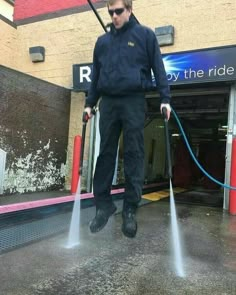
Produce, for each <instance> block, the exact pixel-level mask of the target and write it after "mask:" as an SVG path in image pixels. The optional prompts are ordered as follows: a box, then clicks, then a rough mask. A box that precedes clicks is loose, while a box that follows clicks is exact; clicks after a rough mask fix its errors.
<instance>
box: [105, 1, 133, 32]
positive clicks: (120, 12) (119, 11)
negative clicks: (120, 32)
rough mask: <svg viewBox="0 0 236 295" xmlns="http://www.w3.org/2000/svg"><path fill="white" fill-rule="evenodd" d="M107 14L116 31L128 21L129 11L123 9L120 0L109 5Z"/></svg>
mask: <svg viewBox="0 0 236 295" xmlns="http://www.w3.org/2000/svg"><path fill="white" fill-rule="evenodd" d="M108 12H109V14H110V16H111V20H112V23H113V25H114V26H115V28H116V29H120V28H122V27H123V25H124V24H125V23H126V22H128V21H129V17H130V15H131V9H127V8H125V6H124V3H123V1H122V0H117V1H116V2H115V4H114V5H109V6H108Z"/></svg>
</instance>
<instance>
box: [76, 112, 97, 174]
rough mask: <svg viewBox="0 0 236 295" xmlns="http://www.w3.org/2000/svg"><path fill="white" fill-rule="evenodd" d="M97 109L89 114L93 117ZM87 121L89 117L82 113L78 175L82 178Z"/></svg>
mask: <svg viewBox="0 0 236 295" xmlns="http://www.w3.org/2000/svg"><path fill="white" fill-rule="evenodd" d="M96 111H97V109H96V108H93V109H92V111H91V113H92V114H93V115H95V114H96ZM88 120H89V115H88V113H87V112H83V116H82V122H83V127H82V138H81V151H80V163H79V175H80V176H82V173H83V161H84V144H85V135H86V126H87V122H88Z"/></svg>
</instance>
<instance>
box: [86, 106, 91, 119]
mask: <svg viewBox="0 0 236 295" xmlns="http://www.w3.org/2000/svg"><path fill="white" fill-rule="evenodd" d="M84 112H86V113H87V114H88V117H89V119H90V118H92V116H93V114H92V109H91V108H90V107H86V108H85V109H84Z"/></svg>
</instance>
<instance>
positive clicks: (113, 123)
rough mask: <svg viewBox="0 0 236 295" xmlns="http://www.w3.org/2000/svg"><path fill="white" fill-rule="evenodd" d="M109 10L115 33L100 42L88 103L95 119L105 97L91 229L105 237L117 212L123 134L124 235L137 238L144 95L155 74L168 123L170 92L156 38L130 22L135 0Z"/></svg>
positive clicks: (118, 1)
mask: <svg viewBox="0 0 236 295" xmlns="http://www.w3.org/2000/svg"><path fill="white" fill-rule="evenodd" d="M107 6H108V13H109V14H110V16H111V20H112V25H111V30H110V32H108V33H106V34H104V35H102V36H100V37H99V38H98V40H97V42H96V45H95V48H94V56H93V73H92V83H91V88H90V91H89V94H88V97H87V99H86V103H85V111H86V112H87V113H88V116H89V117H91V109H92V108H93V107H94V106H95V105H96V103H97V101H98V99H99V98H100V97H102V99H101V101H100V105H99V110H100V122H99V129H100V135H101V145H100V153H99V156H98V159H97V164H96V169H95V174H94V181H93V187H94V197H95V204H96V216H95V218H94V219H93V220H92V221H91V223H90V231H91V232H92V233H95V232H98V231H100V230H101V229H102V228H103V227H104V226H105V225H106V223H107V221H108V219H109V217H110V216H111V215H112V214H113V213H114V212H115V211H116V207H115V205H114V204H113V202H112V198H111V196H110V190H111V185H112V179H113V175H114V169H115V162H116V154H117V147H118V142H119V137H120V134H121V131H123V142H124V172H125V181H126V183H125V193H124V203H123V212H122V218H123V224H122V232H123V233H124V235H125V236H127V237H130V238H133V237H135V235H136V232H137V221H136V219H135V213H136V210H137V207H138V203H139V201H140V200H141V194H142V186H143V176H144V175H143V172H144V137H143V133H144V120H145V108H146V103H145V92H146V91H148V90H150V89H153V86H152V75H151V69H152V70H153V73H154V77H155V80H156V84H157V87H156V89H157V90H158V91H159V92H160V96H161V110H162V108H163V107H166V109H167V116H168V119H169V117H170V111H171V109H170V105H169V102H170V91H169V86H168V82H167V78H166V73H165V69H164V66H163V61H162V57H161V53H160V49H159V46H158V44H157V40H156V36H155V34H154V32H153V31H152V30H151V29H149V28H147V27H144V26H141V25H139V24H137V22H136V21H135V19H134V18H133V17H132V16H131V14H132V0H108V4H107Z"/></svg>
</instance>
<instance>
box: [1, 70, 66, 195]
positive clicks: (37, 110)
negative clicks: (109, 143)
mask: <svg viewBox="0 0 236 295" xmlns="http://www.w3.org/2000/svg"><path fill="white" fill-rule="evenodd" d="M0 81H1V83H0V148H1V149H2V150H4V151H5V152H6V153H7V157H6V159H7V160H6V171H5V179H4V193H5V194H6V193H15V192H20V193H23V192H33V191H45V190H53V189H59V188H62V187H63V186H64V182H65V174H66V170H65V169H66V167H65V163H66V149H67V142H68V129H69V111H70V91H69V90H67V89H65V88H62V87H58V86H55V85H52V84H50V83H48V82H45V81H40V80H38V79H35V78H34V77H31V76H28V75H25V74H22V73H19V72H17V71H13V70H10V69H9V68H6V67H2V66H0Z"/></svg>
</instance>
